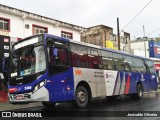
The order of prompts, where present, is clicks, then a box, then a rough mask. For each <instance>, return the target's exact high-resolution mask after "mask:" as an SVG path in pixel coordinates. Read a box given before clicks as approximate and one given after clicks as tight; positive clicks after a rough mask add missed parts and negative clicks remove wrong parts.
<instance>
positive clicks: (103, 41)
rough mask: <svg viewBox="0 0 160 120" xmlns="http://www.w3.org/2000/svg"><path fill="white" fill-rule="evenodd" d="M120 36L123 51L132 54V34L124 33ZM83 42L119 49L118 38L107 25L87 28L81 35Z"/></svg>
mask: <svg viewBox="0 0 160 120" xmlns="http://www.w3.org/2000/svg"><path fill="white" fill-rule="evenodd" d="M122 33H123V34H121V36H120V48H121V51H124V52H129V53H130V52H131V46H130V34H129V33H127V32H122ZM81 41H83V42H87V43H91V44H95V45H99V46H103V47H107V48H111V49H116V50H117V49H118V37H117V35H116V34H114V33H113V28H111V27H108V26H105V25H97V26H93V27H90V28H87V29H86V30H85V31H83V32H82V34H81Z"/></svg>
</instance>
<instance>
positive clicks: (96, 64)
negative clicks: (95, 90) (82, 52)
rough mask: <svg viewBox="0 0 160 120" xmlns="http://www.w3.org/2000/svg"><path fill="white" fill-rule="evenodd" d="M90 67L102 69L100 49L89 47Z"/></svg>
mask: <svg viewBox="0 0 160 120" xmlns="http://www.w3.org/2000/svg"><path fill="white" fill-rule="evenodd" d="M88 60H89V67H90V68H93V69H102V61H101V57H100V53H99V50H98V49H92V48H90V49H88Z"/></svg>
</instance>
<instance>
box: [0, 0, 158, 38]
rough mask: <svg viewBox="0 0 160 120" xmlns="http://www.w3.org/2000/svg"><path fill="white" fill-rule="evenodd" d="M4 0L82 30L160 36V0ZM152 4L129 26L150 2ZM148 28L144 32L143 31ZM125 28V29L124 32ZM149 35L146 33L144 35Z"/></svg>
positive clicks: (0, 1) (14, 5)
mask: <svg viewBox="0 0 160 120" xmlns="http://www.w3.org/2000/svg"><path fill="white" fill-rule="evenodd" d="M150 1H151V0H0V4H2V5H7V6H10V7H14V8H17V9H21V10H24V11H28V12H32V13H35V14H39V15H42V16H46V17H49V18H53V19H57V20H60V21H63V22H68V23H71V24H74V25H78V26H82V27H86V28H87V27H92V26H96V25H101V24H103V25H106V26H109V27H112V28H113V29H114V31H116V29H117V17H118V18H119V27H120V30H121V31H122V30H123V31H125V32H128V33H130V35H131V39H135V38H138V37H144V36H145V37H149V38H154V37H160V0H152V1H151V2H150ZM149 2H150V4H149V5H148V6H147V7H146V8H145V9H144V10H143V11H142V12H141V13H140V14H139V15H138V16H137V17H136V18H135V19H134V20H133V21H132V22H131V24H129V25H128V26H127V27H125V26H126V25H127V24H128V23H129V22H130V21H131V20H132V19H133V18H134V17H135V16H136V15H137V14H138V13H139V12H140V11H141V10H142V9H143V8H144V7H145V6H146V5H147V4H148V3H149ZM143 25H144V31H145V32H144V31H143ZM124 28H125V29H124ZM144 33H145V34H144Z"/></svg>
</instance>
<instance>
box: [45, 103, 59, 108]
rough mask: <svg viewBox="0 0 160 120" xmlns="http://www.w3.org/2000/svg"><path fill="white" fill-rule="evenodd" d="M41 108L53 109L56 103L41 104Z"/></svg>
mask: <svg viewBox="0 0 160 120" xmlns="http://www.w3.org/2000/svg"><path fill="white" fill-rule="evenodd" d="M42 104H43V106H45V107H47V108H54V107H55V105H56V103H54V102H42Z"/></svg>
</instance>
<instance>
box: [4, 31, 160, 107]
mask: <svg viewBox="0 0 160 120" xmlns="http://www.w3.org/2000/svg"><path fill="white" fill-rule="evenodd" d="M9 62H10V67H8V69H7V68H6V69H7V70H8V71H9V73H10V74H9V75H10V76H9V77H8V79H9V82H8V91H9V93H8V96H9V101H10V103H12V104H18V103H31V102H36V101H39V102H42V104H43V105H44V106H46V107H54V106H55V104H56V103H61V102H73V103H74V105H76V106H77V107H79V108H83V107H86V106H87V105H88V104H89V103H90V102H91V100H92V98H97V97H104V96H106V97H108V96H119V95H131V96H133V97H135V98H138V99H140V98H142V97H143V93H144V92H149V91H152V90H157V75H156V73H155V69H154V63H153V61H152V60H150V59H148V58H144V57H139V56H135V55H131V54H128V53H124V52H121V51H117V50H111V49H107V48H104V47H100V46H96V45H92V44H89V43H83V42H77V41H74V40H70V39H66V38H62V37H58V36H54V35H50V34H46V33H45V34H39V35H34V36H30V37H27V38H25V39H23V40H20V41H18V42H16V43H15V44H14V45H13V46H12V51H11V55H10V59H9ZM9 62H6V64H8V63H9Z"/></svg>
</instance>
